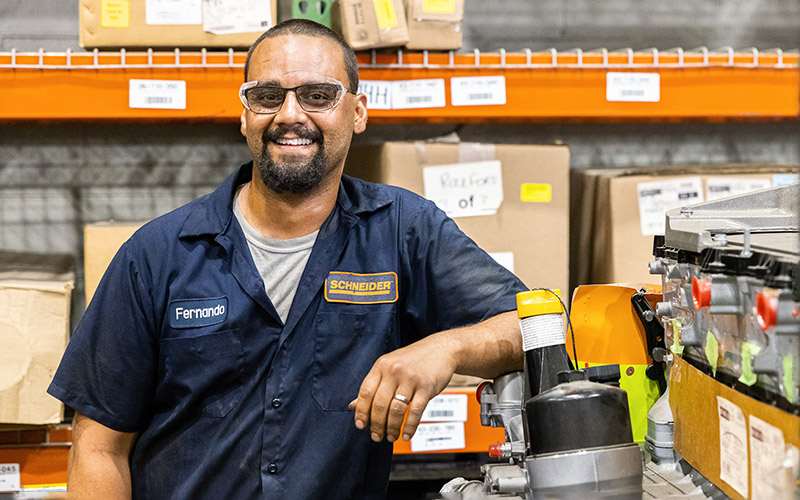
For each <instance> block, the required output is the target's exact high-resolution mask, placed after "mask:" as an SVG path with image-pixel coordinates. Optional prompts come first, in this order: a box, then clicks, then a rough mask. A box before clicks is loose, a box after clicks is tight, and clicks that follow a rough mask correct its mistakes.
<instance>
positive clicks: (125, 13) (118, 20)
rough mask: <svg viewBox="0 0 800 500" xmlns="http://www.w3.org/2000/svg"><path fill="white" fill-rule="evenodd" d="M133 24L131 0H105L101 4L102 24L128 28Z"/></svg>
mask: <svg viewBox="0 0 800 500" xmlns="http://www.w3.org/2000/svg"><path fill="white" fill-rule="evenodd" d="M130 25H131V2H130V0H103V1H102V3H101V4H100V26H102V27H103V28H128V27H130Z"/></svg>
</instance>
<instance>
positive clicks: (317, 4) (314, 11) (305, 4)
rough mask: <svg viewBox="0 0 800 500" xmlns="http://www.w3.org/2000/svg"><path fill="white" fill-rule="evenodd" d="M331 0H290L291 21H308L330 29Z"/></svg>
mask: <svg viewBox="0 0 800 500" xmlns="http://www.w3.org/2000/svg"><path fill="white" fill-rule="evenodd" d="M332 4H333V0H292V19H308V20H310V21H314V22H316V23H319V24H322V25H325V26H327V27H328V28H330V27H331V6H332Z"/></svg>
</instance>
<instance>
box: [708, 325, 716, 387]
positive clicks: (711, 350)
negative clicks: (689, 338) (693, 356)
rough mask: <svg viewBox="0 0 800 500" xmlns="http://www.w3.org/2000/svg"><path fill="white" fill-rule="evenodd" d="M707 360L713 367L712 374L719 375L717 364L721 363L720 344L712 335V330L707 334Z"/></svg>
mask: <svg viewBox="0 0 800 500" xmlns="http://www.w3.org/2000/svg"><path fill="white" fill-rule="evenodd" d="M706 359H708V364H710V365H711V373H713V374H714V376H716V375H717V362H719V342H717V338H716V337H715V336H714V334H713V333H711V330H709V331H708V333H707V334H706Z"/></svg>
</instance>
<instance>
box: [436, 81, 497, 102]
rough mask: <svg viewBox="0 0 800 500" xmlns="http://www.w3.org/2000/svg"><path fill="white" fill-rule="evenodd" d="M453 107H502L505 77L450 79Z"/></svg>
mask: <svg viewBox="0 0 800 500" xmlns="http://www.w3.org/2000/svg"><path fill="white" fill-rule="evenodd" d="M450 102H451V103H452V105H453V106H502V105H503V104H505V103H506V77H504V76H455V77H453V78H451V79H450Z"/></svg>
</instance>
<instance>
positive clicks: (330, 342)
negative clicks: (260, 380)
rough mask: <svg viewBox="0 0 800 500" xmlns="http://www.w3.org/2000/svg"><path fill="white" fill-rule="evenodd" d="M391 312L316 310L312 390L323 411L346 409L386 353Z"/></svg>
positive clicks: (391, 323) (392, 315)
mask: <svg viewBox="0 0 800 500" xmlns="http://www.w3.org/2000/svg"><path fill="white" fill-rule="evenodd" d="M393 320H394V314H393V313H392V312H389V311H381V312H366V313H364V312H359V313H341V312H337V313H324V312H321V313H317V315H316V318H315V325H314V327H315V335H314V366H313V375H312V376H313V380H312V383H311V393H312V396H313V397H314V400H315V401H316V402H317V404H318V405H319V406H320V407H321V408H322V409H324V410H336V411H340V410H348V407H347V405H348V404H349V403H350V402H351V401H352V400H354V399H355V398H356V397H357V396H358V390H359V388H360V387H361V382H363V381H364V377H366V375H367V373H369V370H370V368H372V365H373V364H374V363H375V361H376V360H377V359H378V358H379V357H381V356H382V355H383V354H385V353H386V351H387V347H388V345H389V339H390V337H391V335H392V330H393V324H394V322H393Z"/></svg>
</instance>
